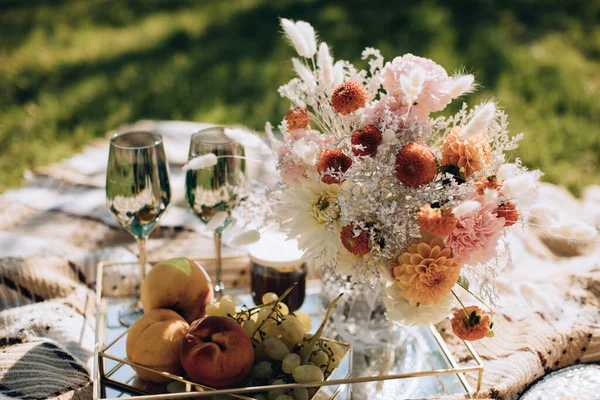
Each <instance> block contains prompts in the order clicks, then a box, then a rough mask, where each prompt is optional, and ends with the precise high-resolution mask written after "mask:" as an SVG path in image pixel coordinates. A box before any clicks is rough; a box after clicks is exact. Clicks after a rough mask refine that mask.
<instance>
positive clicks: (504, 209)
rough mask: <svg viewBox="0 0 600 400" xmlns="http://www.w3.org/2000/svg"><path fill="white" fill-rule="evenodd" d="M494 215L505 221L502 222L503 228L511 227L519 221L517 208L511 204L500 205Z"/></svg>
mask: <svg viewBox="0 0 600 400" xmlns="http://www.w3.org/2000/svg"><path fill="white" fill-rule="evenodd" d="M496 215H497V216H498V218H500V217H503V218H504V220H505V221H506V222H504V226H513V225H514V224H516V223H517V221H518V220H519V210H517V206H515V205H514V203H511V202H508V203H504V204H500V206H499V207H498V208H497V209H496Z"/></svg>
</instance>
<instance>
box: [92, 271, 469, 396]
mask: <svg viewBox="0 0 600 400" xmlns="http://www.w3.org/2000/svg"><path fill="white" fill-rule="evenodd" d="M320 293H321V285H320V282H319V281H310V282H308V284H307V293H306V299H305V301H304V304H303V305H302V308H301V310H302V311H304V312H306V313H308V314H309V315H310V316H311V317H312V318H313V321H314V323H313V330H316V328H317V327H318V325H319V323H320V321H322V319H323V317H324V313H325V309H324V308H325V307H323V304H322V298H321V294H320ZM226 294H229V295H231V296H233V297H234V298H235V299H236V303H237V304H238V305H242V304H246V305H248V306H252V305H253V304H254V303H253V301H252V297H251V295H250V293H248V292H247V289H246V291H244V290H242V289H232V290H228V291H226ZM106 300H107V303H106V304H107V308H106V331H105V340H104V343H110V342H111V341H113V340H114V339H115V338H117V337H118V336H119V335H120V334H122V333H123V332H124V331H125V330H126V328H125V327H122V326H121V325H120V324H119V321H118V315H117V313H118V310H119V308H120V307H121V306H122V305H123V304H125V302H126V301H130V300H128V299H126V298H110V297H108V298H106ZM328 329H329V331H328V332H326V333H325V334H324V336H326V337H332V338H333V339H338V338H336V337H333V336H335V335H336V333H335V327H334V326H333V323H332V321H330V322H329V323H328ZM400 329H401V330H402V332H401V335H400V340H399V342H398V343H397V344H396V345H395V346H394V347H385V346H381V347H373V348H369V349H365V350H362V349H357V348H353V349H352V353H351V356H346V357H345V358H344V360H343V362H342V364H341V365H340V367H338V368H337V369H336V371H335V372H334V374H333V375H332V377H331V378H330V379H340V378H344V377H346V376H347V375H348V373H349V372H350V371H351V376H352V377H353V378H355V377H368V376H375V375H389V374H400V373H407V372H418V371H426V370H440V369H451V368H453V366H452V364H451V363H450V361H449V360H448V359H447V357H446V356H445V354H444V352H443V351H442V349H441V348H440V346H439V345H438V342H437V341H436V339H435V337H434V334H435V333H434V332H432V330H431V329H430V328H428V327H423V328H415V327H402V328H400ZM332 335H333V336H332ZM341 340H343V339H341ZM112 352H115V353H117V354H122V355H124V354H125V341H124V340H119V341H117V342H116V343H115V344H114V346H112V347H111V353H112ZM350 358H351V360H350ZM105 363H106V364H105V370H106V371H111V369H112V368H113V367H115V366H116V365H117V362H116V361H112V360H110V359H105ZM111 380H114V381H118V382H127V383H128V384H130V385H132V386H134V387H138V388H139V389H140V390H143V391H144V392H149V393H158V392H163V393H164V389H163V390H161V389H160V388H158V387H156V386H155V385H152V384H148V383H146V382H144V381H142V380H140V379H138V378H137V377H136V374H135V372H134V371H133V369H131V367H129V366H124V367H121V368H118V369H117V370H116V371H115V372H114V374H112V375H111ZM323 389H325V390H322V393H323V397H321V396H318V397H316V398H335V399H365V400H366V399H369V400H371V399H390V398H403V399H410V398H423V397H439V396H443V395H456V394H465V393H467V390H466V388H465V387H464V385H463V384H462V383H461V380H460V379H459V377H458V375H456V374H447V375H436V376H421V377H415V378H405V379H394V380H387V381H379V382H365V383H353V384H345V385H341V386H339V387H338V386H331V387H325V388H323ZM105 390H106V397H107V398H116V397H123V398H126V397H132V395H131V394H128V393H126V392H125V391H122V390H119V389H117V388H114V387H110V386H109V385H106V387H105ZM332 396H333V397H332ZM220 398H221V397H220Z"/></svg>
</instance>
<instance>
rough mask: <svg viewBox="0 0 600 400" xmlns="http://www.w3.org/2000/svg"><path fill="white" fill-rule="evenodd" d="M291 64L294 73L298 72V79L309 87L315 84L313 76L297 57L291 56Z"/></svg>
mask: <svg viewBox="0 0 600 400" xmlns="http://www.w3.org/2000/svg"><path fill="white" fill-rule="evenodd" d="M292 64H293V65H294V69H295V70H296V73H297V74H298V76H299V77H300V79H302V80H303V81H304V83H306V84H307V85H308V86H309V87H313V86H315V85H316V82H315V76H314V75H313V73H312V71H311V70H310V69H308V67H307V66H306V65H304V64H302V62H300V60H298V59H297V58H292Z"/></svg>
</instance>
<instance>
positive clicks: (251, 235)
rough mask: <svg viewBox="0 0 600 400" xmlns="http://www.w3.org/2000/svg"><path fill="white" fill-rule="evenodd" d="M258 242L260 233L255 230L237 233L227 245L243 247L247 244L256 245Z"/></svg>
mask: <svg viewBox="0 0 600 400" xmlns="http://www.w3.org/2000/svg"><path fill="white" fill-rule="evenodd" d="M259 240H260V232H259V231H257V230H256V229H251V230H249V231H244V232H241V233H238V234H237V235H235V236H234V237H232V238H231V240H230V241H229V244H230V245H232V246H244V245H247V244H252V243H256V242H258V241H259Z"/></svg>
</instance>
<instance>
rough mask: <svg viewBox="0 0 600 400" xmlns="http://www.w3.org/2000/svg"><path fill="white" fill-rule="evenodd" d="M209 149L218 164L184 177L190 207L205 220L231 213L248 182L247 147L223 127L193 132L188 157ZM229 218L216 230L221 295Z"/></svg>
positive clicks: (216, 289)
mask: <svg viewBox="0 0 600 400" xmlns="http://www.w3.org/2000/svg"><path fill="white" fill-rule="evenodd" d="M209 153H212V154H214V155H215V156H216V157H217V160H216V164H215V165H211V166H209V167H206V168H199V169H189V170H188V171H187V172H186V177H185V194H186V199H187V201H188V204H189V206H190V209H191V210H192V212H193V213H194V215H195V216H196V217H198V219H200V221H202V222H203V223H205V224H208V223H209V222H210V221H211V220H212V219H213V217H214V216H215V215H216V214H217V212H219V211H222V212H226V213H227V214H229V215H230V214H231V210H232V209H233V208H234V207H235V206H236V204H238V202H239V201H240V200H241V197H242V190H243V188H244V185H245V184H246V178H245V171H246V160H245V158H244V157H245V152H244V147H243V146H242V145H241V144H239V143H237V142H235V141H233V140H231V139H230V138H229V137H227V135H226V134H225V129H224V128H222V127H213V128H208V129H204V130H201V131H199V132H197V133H195V134H194V135H192V138H191V140H190V150H189V153H188V157H189V159H190V160H191V159H193V158H195V157H199V156H203V155H206V154H209ZM229 222H230V219H229V218H227V219H226V220H225V221H224V222H223V223H222V224H221V225H220V226H219V227H217V229H215V232H214V239H215V252H216V258H217V282H216V284H215V292H216V295H217V297H218V298H220V296H222V294H223V282H222V279H221V270H222V268H221V233H222V231H223V229H224V228H225V227H226V226H227V224H229Z"/></svg>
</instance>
